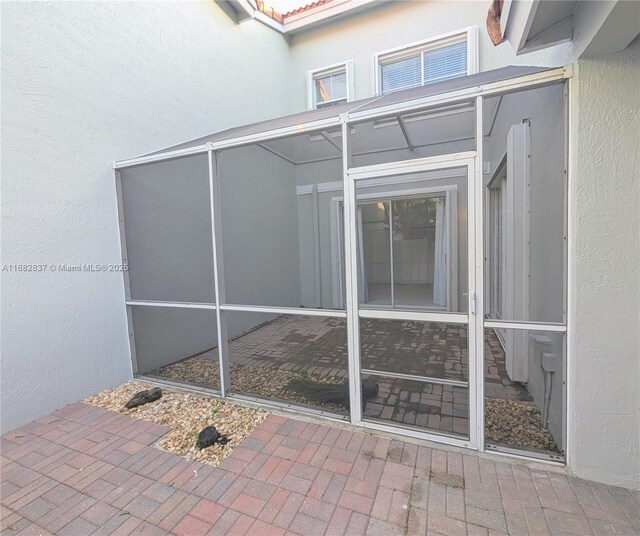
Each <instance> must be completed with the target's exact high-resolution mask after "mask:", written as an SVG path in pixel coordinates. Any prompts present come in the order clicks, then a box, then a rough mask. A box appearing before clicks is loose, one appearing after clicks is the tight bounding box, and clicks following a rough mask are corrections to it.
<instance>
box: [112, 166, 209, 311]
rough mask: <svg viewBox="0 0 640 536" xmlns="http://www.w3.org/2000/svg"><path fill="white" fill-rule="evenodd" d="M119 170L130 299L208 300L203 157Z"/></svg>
mask: <svg viewBox="0 0 640 536" xmlns="http://www.w3.org/2000/svg"><path fill="white" fill-rule="evenodd" d="M120 175H121V186H122V209H123V216H124V226H125V233H126V240H127V259H128V265H129V272H128V276H129V282H130V287H131V298H132V299H133V300H155V301H168V302H171V301H174V302H200V303H214V302H215V298H214V285H213V250H212V243H211V234H212V231H211V206H210V194H209V165H208V160H207V156H206V155H196V156H191V157H186V158H180V159H176V160H167V161H163V162H157V163H154V164H146V165H142V166H137V167H132V168H126V169H123V170H121V172H120Z"/></svg>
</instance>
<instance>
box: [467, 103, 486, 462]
mask: <svg viewBox="0 0 640 536" xmlns="http://www.w3.org/2000/svg"><path fill="white" fill-rule="evenodd" d="M482 109H483V98H482V97H481V96H478V97H476V158H475V166H474V168H475V173H474V177H473V183H474V184H473V186H474V192H473V197H474V215H473V217H474V224H473V226H472V227H473V229H474V233H475V239H474V243H475V248H474V249H475V252H474V263H475V270H474V273H475V284H474V287H475V289H474V295H473V296H471V298H472V299H473V300H474V305H475V314H474V315H473V317H472V319H471V320H472V325H474V326H475V337H474V339H475V351H474V354H473V356H474V360H475V366H474V367H471V366H470V367H469V371H470V372H469V374H470V377H469V385H470V386H473V387H472V391H475V393H474V395H475V396H474V397H473V399H472V404H471V407H472V408H474V409H475V419H473V420H472V423H473V422H474V421H475V431H474V430H472V431H471V441H472V443H475V444H476V446H477V448H478V449H479V450H480V451H483V450H484V165H483V142H484V140H483V132H484V130H483V125H482V123H483V111H482ZM471 370H473V376H474V378H473V379H472V378H471ZM471 394H472V393H470V395H471ZM474 432H475V433H474Z"/></svg>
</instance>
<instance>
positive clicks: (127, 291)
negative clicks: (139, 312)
mask: <svg viewBox="0 0 640 536" xmlns="http://www.w3.org/2000/svg"><path fill="white" fill-rule="evenodd" d="M115 180H116V200H117V203H118V226H119V228H120V254H121V259H122V266H123V267H125V266H126V267H127V269H126V270H124V269H123V270H122V277H123V279H124V299H125V301H127V300H130V299H131V282H130V280H129V269H128V264H129V254H128V252H127V235H126V232H125V227H124V203H123V200H122V172H121V171H120V170H119V169H116V170H115ZM125 310H126V315H127V334H128V337H129V351H130V353H131V372H132V375H133V376H136V375H137V374H138V357H137V355H136V340H135V334H134V331H133V307H132V306H131V305H127V306H126V307H125Z"/></svg>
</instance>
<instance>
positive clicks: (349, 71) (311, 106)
mask: <svg viewBox="0 0 640 536" xmlns="http://www.w3.org/2000/svg"><path fill="white" fill-rule="evenodd" d="M343 71H344V73H345V76H346V79H347V82H346V85H347V100H346V101H345V102H351V101H353V100H354V99H355V85H354V79H353V60H346V61H340V62H338V63H332V64H331V65H325V66H324V67H318V68H317V69H311V70H309V71H307V110H317V109H318V103H317V100H316V84H315V81H316V79H318V78H322V77H323V76H329V75H331V74H338V73H340V72H343ZM341 101H342V99H340V100H338V99H335V100H333V101H327V102H341Z"/></svg>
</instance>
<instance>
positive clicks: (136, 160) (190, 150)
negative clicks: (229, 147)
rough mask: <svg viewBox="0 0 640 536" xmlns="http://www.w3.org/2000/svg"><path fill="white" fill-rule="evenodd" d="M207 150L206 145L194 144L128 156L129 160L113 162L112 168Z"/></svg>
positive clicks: (171, 158)
mask: <svg viewBox="0 0 640 536" xmlns="http://www.w3.org/2000/svg"><path fill="white" fill-rule="evenodd" d="M207 150H208V147H207V145H206V144H205V145H195V146H194V147H188V148H186V149H177V150H175V151H167V152H165V153H158V154H150V155H147V156H139V157H137V158H130V159H129V160H118V161H116V162H114V163H113V169H123V168H128V167H133V166H142V165H144V164H153V163H155V162H162V161H164V160H173V159H175V158H182V157H185V156H191V155H196V154H201V153H202V154H204V153H206V152H207Z"/></svg>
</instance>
